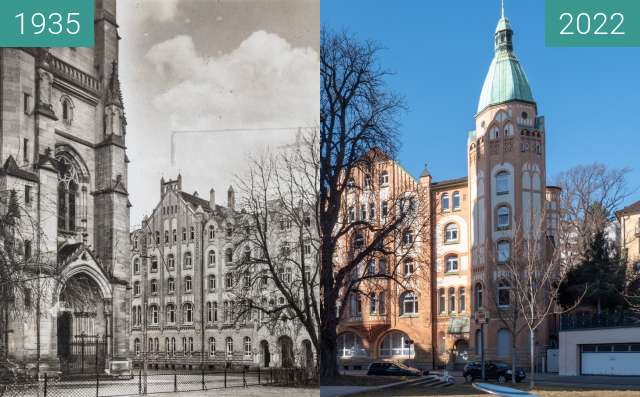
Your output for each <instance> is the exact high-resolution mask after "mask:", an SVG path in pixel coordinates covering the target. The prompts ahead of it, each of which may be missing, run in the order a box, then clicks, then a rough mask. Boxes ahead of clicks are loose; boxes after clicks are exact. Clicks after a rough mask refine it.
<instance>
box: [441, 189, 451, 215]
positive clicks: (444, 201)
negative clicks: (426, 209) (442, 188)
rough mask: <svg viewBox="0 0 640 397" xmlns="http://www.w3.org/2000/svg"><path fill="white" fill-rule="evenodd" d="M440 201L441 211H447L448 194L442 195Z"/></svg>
mask: <svg viewBox="0 0 640 397" xmlns="http://www.w3.org/2000/svg"><path fill="white" fill-rule="evenodd" d="M440 201H441V203H442V211H443V212H444V211H449V193H444V194H443V195H442V197H441V199H440Z"/></svg>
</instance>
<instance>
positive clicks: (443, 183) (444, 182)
mask: <svg viewBox="0 0 640 397" xmlns="http://www.w3.org/2000/svg"><path fill="white" fill-rule="evenodd" d="M468 180H469V178H468V177H466V176H463V177H462V178H455V179H445V180H442V181H437V182H433V183H432V184H431V186H432V187H434V188H436V189H437V188H441V187H446V186H451V185H460V184H467V182H468Z"/></svg>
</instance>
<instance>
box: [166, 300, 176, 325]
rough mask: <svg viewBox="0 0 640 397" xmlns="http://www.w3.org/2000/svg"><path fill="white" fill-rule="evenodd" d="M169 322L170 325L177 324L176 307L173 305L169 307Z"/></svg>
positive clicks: (170, 304)
mask: <svg viewBox="0 0 640 397" xmlns="http://www.w3.org/2000/svg"><path fill="white" fill-rule="evenodd" d="M167 322H168V323H170V324H174V323H175V322H176V306H175V305H174V304H173V303H169V304H168V305H167Z"/></svg>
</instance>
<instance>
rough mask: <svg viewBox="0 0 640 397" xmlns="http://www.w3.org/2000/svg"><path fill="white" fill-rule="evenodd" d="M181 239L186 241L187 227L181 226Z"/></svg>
mask: <svg viewBox="0 0 640 397" xmlns="http://www.w3.org/2000/svg"><path fill="white" fill-rule="evenodd" d="M182 241H187V228H186V227H183V228H182Z"/></svg>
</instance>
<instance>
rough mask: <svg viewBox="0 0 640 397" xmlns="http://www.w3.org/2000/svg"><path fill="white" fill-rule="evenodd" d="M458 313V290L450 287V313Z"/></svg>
mask: <svg viewBox="0 0 640 397" xmlns="http://www.w3.org/2000/svg"><path fill="white" fill-rule="evenodd" d="M455 311H456V289H455V288H453V287H449V312H450V313H454V312H455Z"/></svg>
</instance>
